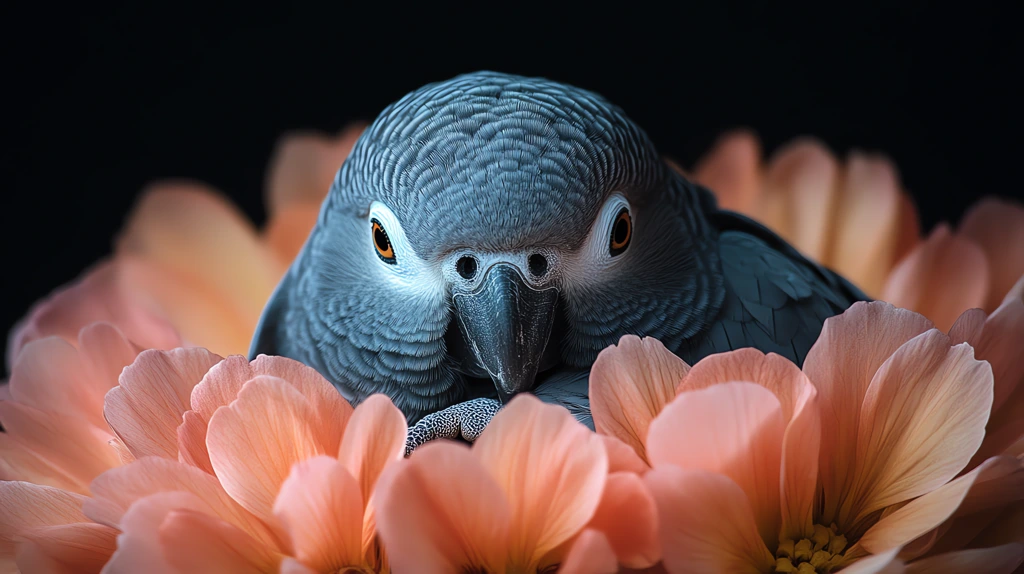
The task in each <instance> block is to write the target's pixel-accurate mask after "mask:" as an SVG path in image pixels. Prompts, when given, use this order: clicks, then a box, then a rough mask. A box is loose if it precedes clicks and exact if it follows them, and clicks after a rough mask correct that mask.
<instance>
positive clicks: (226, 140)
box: [0, 1, 1024, 332]
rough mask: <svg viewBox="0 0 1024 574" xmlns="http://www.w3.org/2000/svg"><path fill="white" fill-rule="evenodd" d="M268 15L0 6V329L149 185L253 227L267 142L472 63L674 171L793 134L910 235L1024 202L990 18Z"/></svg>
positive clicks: (738, 11) (328, 8) (1003, 24)
mask: <svg viewBox="0 0 1024 574" xmlns="http://www.w3.org/2000/svg"><path fill="white" fill-rule="evenodd" d="M137 4H141V3H137ZM279 4H280V5H278V6H275V7H273V8H268V9H266V10H263V11H261V10H260V9H258V8H254V7H253V6H254V5H256V3H252V5H250V6H249V7H246V8H241V7H236V8H233V9H222V8H204V9H202V10H194V11H188V10H186V9H184V8H182V7H181V5H179V4H177V3H174V4H168V5H167V7H163V8H152V7H146V8H143V7H139V6H134V7H131V6H116V5H113V4H111V5H110V7H106V8H88V9H84V8H80V9H72V10H71V11H68V9H66V8H58V6H57V5H56V4H53V5H50V4H47V5H42V6H40V7H37V8H32V9H31V10H30V11H26V9H25V8H17V9H11V8H4V9H3V10H4V11H5V13H4V14H3V15H2V18H0V26H2V27H3V28H4V30H3V34H2V40H0V42H3V62H4V67H3V71H2V76H0V77H2V78H3V80H2V83H0V85H2V86H3V88H2V93H3V94H4V98H3V99H4V100H5V101H6V104H5V106H4V111H5V113H4V120H5V121H4V122H3V123H4V151H3V154H2V157H0V161H2V179H0V183H2V185H3V191H2V193H3V195H2V197H3V200H2V201H3V204H2V231H3V268H2V269H3V290H4V293H3V294H4V297H3V306H2V310H0V330H3V332H6V330H7V329H8V328H9V327H10V325H11V324H12V323H13V322H14V321H15V320H16V319H17V318H18V317H19V316H20V315H22V313H24V311H25V309H26V308H27V307H28V305H29V304H30V303H31V302H32V301H34V300H35V299H37V298H39V297H41V296H44V295H45V294H46V293H48V292H49V291H50V290H51V289H53V288H54V287H56V286H58V285H59V284H61V283H64V282H66V281H69V280H71V279H73V278H74V277H75V276H76V275H77V274H78V273H80V272H81V271H82V269H83V268H85V267H86V266H88V265H89V264H91V263H92V262H94V261H95V260H97V259H98V258H100V257H102V256H103V255H105V254H106V253H108V252H109V249H110V246H111V240H112V238H113V236H114V234H115V233H116V231H117V230H118V228H119V227H120V225H121V224H122V222H123V220H124V217H125V215H126V213H127V211H128V209H129V208H130V206H131V204H132V201H133V200H134V199H135V197H136V194H137V192H138V191H139V189H140V188H141V187H142V186H143V185H144V184H145V183H147V182H148V181H150V180H154V179H158V178H164V177H179V176H181V177H189V178H195V179H199V180H202V181H205V182H208V183H210V184H212V185H214V186H216V187H217V188H219V189H221V190H223V191H224V192H225V193H227V194H229V195H230V196H231V198H232V199H233V200H234V201H235V202H236V203H237V204H238V205H240V206H241V208H242V209H243V210H244V211H245V212H246V213H247V214H248V215H249V216H251V217H252V218H253V219H254V220H256V221H257V222H261V221H262V219H263V205H262V198H261V194H262V191H263V177H264V170H265V165H266V161H267V159H268V157H269V155H270V152H271V150H272V147H273V144H274V142H275V141H276V139H277V138H278V136H279V135H280V134H282V133H283V132H284V131H286V130H290V129H295V128H316V129H322V130H327V131H334V130H336V129H338V128H339V127H341V126H342V125H344V124H346V123H347V122H349V121H351V120H355V119H372V118H373V116H374V115H376V114H377V113H378V112H379V111H380V110H381V109H382V108H383V107H384V106H385V105H387V104H388V103H389V102H391V101H393V100H395V99H397V98H398V97H400V96H401V95H403V94H404V93H405V92H407V91H409V90H411V89H414V88H416V87H417V86H419V85H421V84H424V83H427V82H430V81H436V80H441V79H445V78H448V77H450V76H453V75H456V74H458V73H462V72H467V71H472V70H476V69H484V68H487V69H493V70H499V71H506V72H514V73H520V74H527V75H541V76H547V77H550V78H552V79H557V80H562V81H566V82H570V83H575V84H577V85H580V86H582V87H585V88H590V89H593V90H596V91H598V92H600V93H602V94H604V95H606V96H607V97H609V98H610V99H611V100H612V101H614V102H616V103H618V104H619V105H621V106H622V107H624V108H625V110H626V111H627V113H629V114H630V115H631V116H632V117H633V118H634V119H635V120H636V121H637V122H638V123H639V124H640V125H642V126H644V127H645V128H646V129H647V130H648V132H649V134H650V135H651V137H652V138H653V139H654V140H655V142H656V143H657V144H658V145H659V147H660V148H661V150H662V151H663V152H664V153H666V154H668V155H671V156H674V157H676V158H678V159H679V160H680V161H681V162H682V163H683V164H684V165H686V166H689V165H690V164H692V162H693V161H694V160H695V159H696V158H697V157H698V155H699V154H700V153H701V152H702V151H704V150H705V149H707V148H708V146H709V145H710V144H711V143H712V142H713V140H714V138H715V137H716V135H717V134H719V133H720V132H722V131H723V130H726V129H729V128H732V127H736V126H749V127H752V128H754V129H755V130H756V131H757V132H758V133H759V134H760V136H761V137H762V139H763V141H764V145H765V148H766V151H769V152H770V151H771V150H772V149H774V148H775V147H777V146H778V145H779V144H781V143H784V142H785V141H787V140H789V139H791V138H793V137H794V136H798V135H802V134H813V135H816V136H818V137H820V138H821V139H823V140H824V141H825V142H826V143H827V144H829V145H830V146H831V147H832V148H833V149H834V150H836V151H837V152H839V153H845V152H846V151H847V150H849V149H850V148H851V147H857V148H864V149H868V150H877V151H883V152H885V153H887V154H888V155H889V156H890V157H892V158H893V159H894V160H895V161H896V162H897V164H898V165H899V167H900V170H901V174H902V179H903V182H904V184H905V186H906V187H907V188H908V189H909V190H910V192H911V193H912V194H913V195H914V197H915V198H916V200H917V201H918V203H919V206H920V211H921V215H922V218H923V222H924V225H925V228H926V229H927V228H929V227H931V226H932V225H933V224H934V223H935V222H937V221H939V220H952V221H955V220H956V219H957V218H958V216H959V214H960V213H961V212H962V211H963V210H964V209H965V207H966V206H967V205H968V204H969V203H971V202H973V201H974V200H976V199H977V198H978V197H980V196H982V195H984V194H999V195H1006V196H1012V197H1017V198H1020V197H1021V196H1022V190H1021V187H1020V184H1019V180H1018V179H1017V177H1016V176H1017V175H1018V174H1019V169H1020V159H1019V158H1020V152H1021V149H1020V148H1021V146H1020V144H1019V139H1018V138H1019V137H1020V134H1021V128H1022V127H1024V126H1022V125H1021V120H1020V116H1019V111H1018V108H1019V105H1020V101H1021V100H1020V92H1019V91H1017V92H1015V91H1013V85H1014V83H1015V82H1016V81H1019V80H1020V75H1021V65H1020V62H1021V56H1022V50H1021V47H1022V44H1021V41H1019V40H1016V39H1015V37H1016V36H1017V24H1016V22H1017V19H1016V18H1014V17H1011V16H1010V15H1009V14H1008V13H1007V12H1006V11H1003V10H1001V9H999V8H997V7H996V5H995V4H989V3H985V2H977V1H974V2H970V3H966V4H958V5H957V8H956V10H955V12H952V13H944V12H941V11H939V10H938V9H936V8H927V7H926V6H924V4H922V3H902V4H899V5H898V6H887V7H878V8H865V7H863V6H862V3H860V2H850V3H847V4H844V5H841V6H839V7H837V6H833V7H831V8H825V7H824V6H825V5H826V4H824V3H820V4H819V3H815V4H811V5H809V6H808V7H804V8H786V9H779V8H775V7H768V6H764V5H760V4H765V5H767V4H769V3H758V5H749V6H748V5H745V4H736V3H726V2H709V3H705V4H691V3H686V4H685V5H683V7H678V8H676V9H675V11H673V12H663V11H659V10H655V9H652V8H645V7H643V6H641V5H639V4H638V3H635V2H631V3H629V4H626V5H620V6H618V7H616V8H614V9H611V10H609V9H603V8H601V7H600V4H599V3H589V4H587V6H588V8H587V9H585V10H581V9H578V8H569V7H563V8H555V7H552V5H553V4H554V2H551V3H548V5H545V6H527V5H524V4H521V3H517V4H510V3H501V2H498V3H487V4H484V3H478V4H475V5H465V6H462V7H459V8H455V7H439V6H435V5H429V4H430V3H421V4H425V5H422V6H420V7H418V8H416V9H409V8H404V7H401V6H400V5H399V4H398V3H390V2H388V3H378V4H381V7H380V8H379V9H366V8H359V7H356V6H354V5H353V4H351V3H344V2H330V3H328V2H323V3H320V4H324V5H325V6H315V7H314V6H306V7H300V6H299V5H298V4H291V5H290V6H293V7H287V8H286V7H284V4H283V3H279ZM773 4H774V3H773ZM1007 4H1009V3H1007ZM267 6H272V5H271V4H269V3H268V4H267ZM12 10H17V11H16V12H13V11H12Z"/></svg>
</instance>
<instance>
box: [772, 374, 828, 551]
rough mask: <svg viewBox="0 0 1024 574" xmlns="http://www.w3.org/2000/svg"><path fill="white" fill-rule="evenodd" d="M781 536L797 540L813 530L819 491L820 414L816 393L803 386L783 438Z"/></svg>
mask: <svg viewBox="0 0 1024 574" xmlns="http://www.w3.org/2000/svg"><path fill="white" fill-rule="evenodd" d="M782 441H783V446H782V479H781V485H780V488H781V493H780V496H781V501H780V502H781V506H782V531H781V534H780V538H781V539H783V540H785V539H792V540H800V539H801V538H807V537H810V535H812V534H813V533H814V521H813V516H812V514H813V510H814V498H815V496H816V494H817V492H818V457H819V450H820V445H821V414H820V412H819V407H818V392H817V391H816V390H815V388H814V387H813V386H812V385H807V386H805V387H804V390H803V393H801V395H800V397H799V399H798V401H797V404H796V407H795V413H794V414H793V418H792V420H791V421H790V422H789V424H788V425H787V426H786V434H785V436H784V437H783V439H782Z"/></svg>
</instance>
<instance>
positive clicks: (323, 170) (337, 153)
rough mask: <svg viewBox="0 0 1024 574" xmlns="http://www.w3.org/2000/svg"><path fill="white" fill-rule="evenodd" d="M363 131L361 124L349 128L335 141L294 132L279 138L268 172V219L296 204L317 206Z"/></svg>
mask: <svg viewBox="0 0 1024 574" xmlns="http://www.w3.org/2000/svg"><path fill="white" fill-rule="evenodd" d="M365 128H366V124H364V123H361V122H360V123H353V124H349V125H348V126H346V127H345V128H344V129H343V130H341V132H340V133H339V134H338V135H337V136H334V137H325V136H324V135H322V134H319V133H312V132H297V133H291V134H286V135H285V136H284V137H283V138H281V139H280V140H279V141H278V143H277V146H276V147H275V149H274V152H273V154H272V156H271V159H270V167H269V169H268V170H267V210H268V211H269V212H270V214H271V218H273V217H274V216H275V215H276V214H277V213H278V212H280V211H281V210H283V209H285V208H287V207H289V206H292V205H295V204H312V205H315V206H319V205H320V203H322V202H323V200H324V197H326V196H327V191H328V190H329V189H330V188H331V184H332V183H333V182H334V176H335V174H336V173H338V169H339V168H340V167H341V164H342V163H344V161H345V158H347V157H348V154H349V153H350V152H351V151H352V146H354V145H355V143H356V140H358V139H359V136H360V135H362V133H363V130H364V129H365Z"/></svg>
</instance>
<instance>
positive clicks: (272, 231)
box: [263, 204, 320, 261]
mask: <svg viewBox="0 0 1024 574" xmlns="http://www.w3.org/2000/svg"><path fill="white" fill-rule="evenodd" d="M319 216H320V205H319V204H308V205H289V206H287V207H285V208H284V209H283V210H281V211H280V212H278V213H276V214H274V216H273V218H271V219H270V220H269V221H267V226H266V228H265V229H264V230H263V236H264V239H265V241H266V242H267V246H268V247H270V249H272V250H273V252H274V255H276V256H277V258H278V259H279V260H280V261H293V260H294V259H295V258H296V257H297V256H298V255H299V252H300V251H302V247H303V246H304V245H305V244H306V240H307V239H308V238H309V234H310V232H312V231H313V227H315V226H316V220H317V218H318V217H319Z"/></svg>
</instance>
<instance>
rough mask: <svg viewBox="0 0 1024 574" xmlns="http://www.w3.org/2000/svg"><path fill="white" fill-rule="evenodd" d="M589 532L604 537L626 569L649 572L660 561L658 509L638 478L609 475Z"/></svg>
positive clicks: (626, 473)
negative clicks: (650, 567) (641, 569)
mask: <svg viewBox="0 0 1024 574" xmlns="http://www.w3.org/2000/svg"><path fill="white" fill-rule="evenodd" d="M587 528H588V531H589V529H594V530H598V531H600V532H601V533H602V534H604V536H605V537H606V540H607V542H608V543H609V544H611V547H612V548H613V549H614V550H615V556H617V557H618V561H619V562H620V563H621V564H623V565H624V566H627V567H629V568H647V567H649V566H653V565H654V564H656V563H657V562H658V561H659V560H661V547H660V546H659V544H658V514H657V508H656V507H655V505H654V498H653V497H652V496H651V493H650V492H648V490H647V488H646V487H645V486H644V483H643V479H641V478H640V476H638V475H636V474H633V473H631V472H614V473H611V474H609V475H608V481H607V482H606V483H605V485H604V493H603V494H602V495H601V504H600V505H598V507H597V511H596V512H595V513H594V517H593V518H591V519H590V524H589V525H588V526H587ZM584 532H587V531H584ZM581 536H582V535H581ZM577 543H578V542H577ZM571 553H572V551H571V550H570V554H571Z"/></svg>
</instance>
